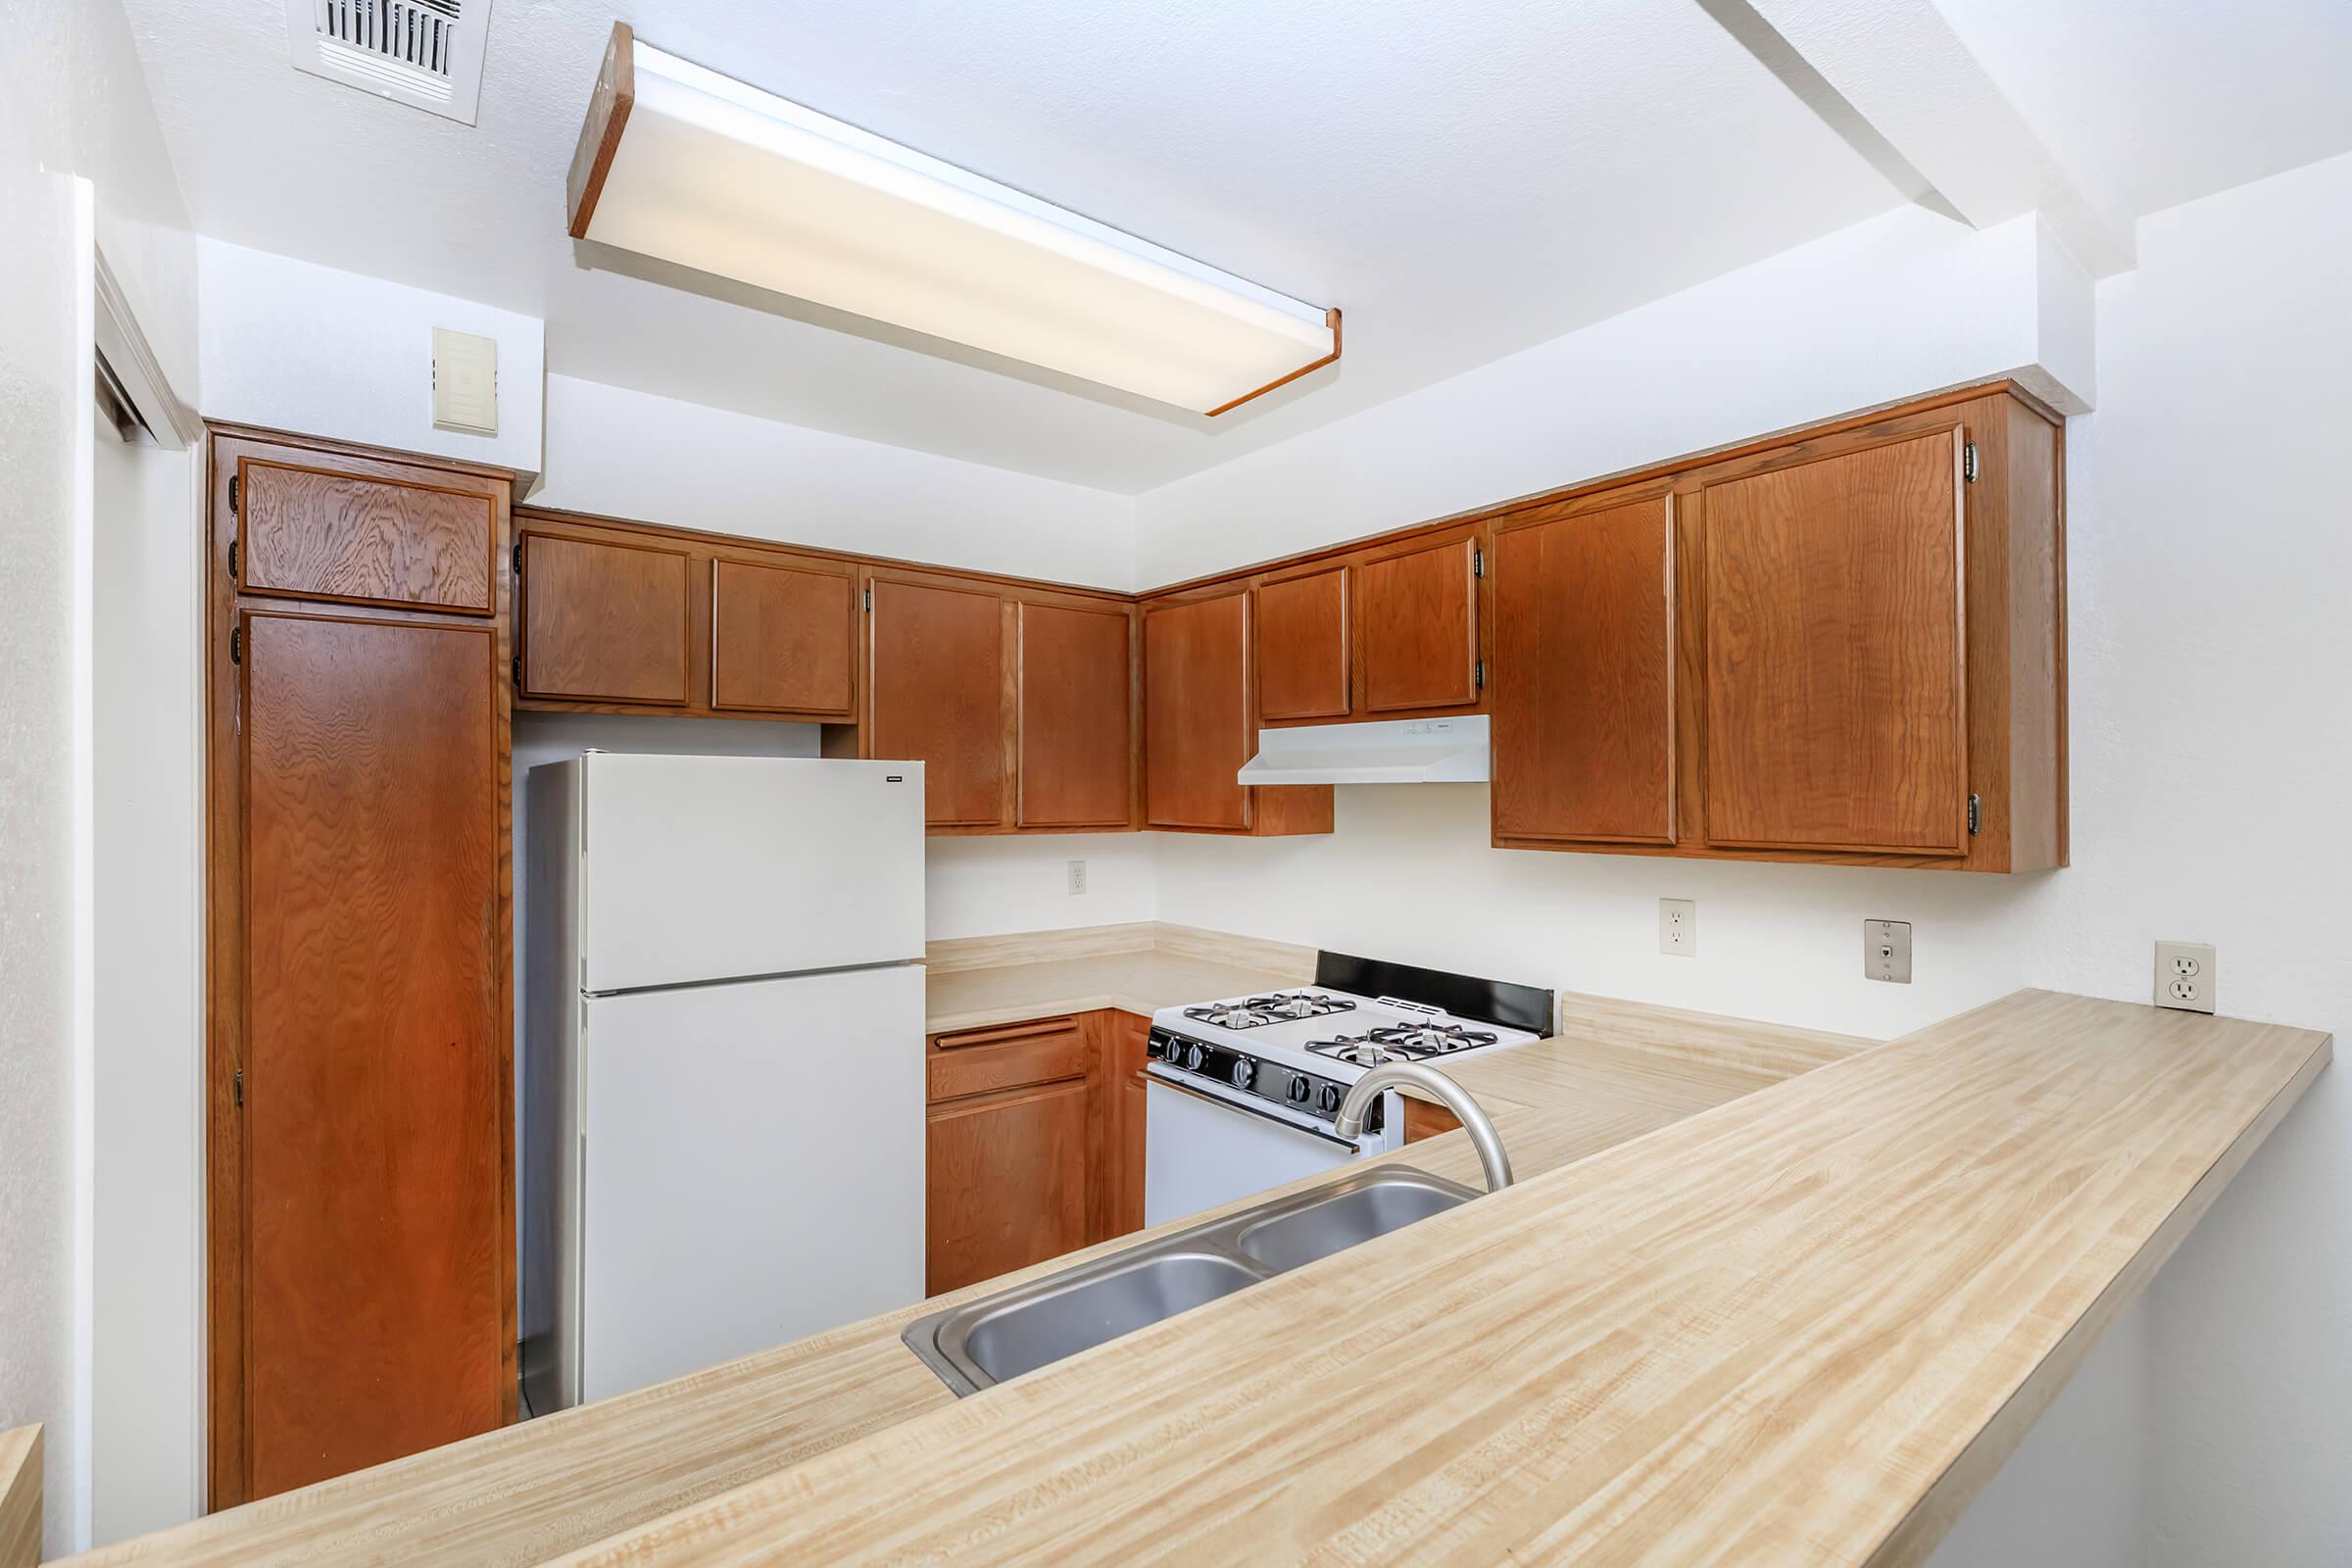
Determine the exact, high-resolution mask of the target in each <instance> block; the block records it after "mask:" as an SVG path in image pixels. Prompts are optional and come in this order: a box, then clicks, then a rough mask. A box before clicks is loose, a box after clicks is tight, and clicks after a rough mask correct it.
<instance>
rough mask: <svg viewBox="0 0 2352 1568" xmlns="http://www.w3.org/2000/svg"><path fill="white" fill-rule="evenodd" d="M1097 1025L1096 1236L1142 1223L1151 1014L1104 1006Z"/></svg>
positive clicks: (1121, 1232) (1121, 1231) (1128, 1229)
mask: <svg viewBox="0 0 2352 1568" xmlns="http://www.w3.org/2000/svg"><path fill="white" fill-rule="evenodd" d="M1092 1017H1093V1018H1094V1020H1095V1022H1096V1026H1097V1028H1098V1029H1099V1031H1100V1041H1101V1044H1100V1047H1099V1050H1100V1052H1101V1060H1102V1074H1103V1155H1102V1173H1103V1176H1102V1185H1103V1221H1102V1227H1101V1231H1100V1238H1099V1239H1102V1240H1107V1239H1109V1238H1110V1237H1113V1236H1125V1235H1127V1234H1128V1233H1129V1232H1131V1231H1140V1230H1142V1229H1143V1228H1144V1148H1145V1143H1144V1140H1145V1129H1146V1124H1147V1121H1148V1119H1149V1117H1150V1114H1151V1112H1150V1107H1149V1103H1150V1100H1151V1091H1150V1090H1148V1089H1147V1088H1145V1087H1144V1063H1145V1062H1146V1061H1147V1060H1148V1059H1150V1058H1149V1057H1148V1056H1147V1055H1146V1054H1145V1045H1146V1043H1147V1042H1148V1041H1149V1040H1150V1039H1151V1036H1152V1020H1151V1019H1150V1018H1147V1017H1145V1016H1144V1015H1143V1014H1142V1013H1136V1012H1120V1011H1116V1010H1114V1009H1106V1010H1104V1011H1102V1012H1098V1013H1094V1014H1092Z"/></svg>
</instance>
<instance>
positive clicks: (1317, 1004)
mask: <svg viewBox="0 0 2352 1568" xmlns="http://www.w3.org/2000/svg"><path fill="white" fill-rule="evenodd" d="M1354 1005H1355V1004H1354V1003H1352V1002H1350V1001H1348V999H1347V998H1346V997H1327V996H1322V995H1319V994H1317V993H1315V992H1312V991H1281V992H1276V993H1275V994H1274V995H1273V996H1270V997H1250V998H1247V999H1245V1000H1242V1001H1239V1002H1212V1003H1210V1004H1208V1005H1206V1006H1201V1007H1187V1008H1185V1009H1184V1015H1185V1016H1186V1017H1187V1018H1190V1019H1193V1020H1194V1021H1195V1022H1197V1023H1205V1024H1210V1025H1212V1026H1214V1027H1216V1028H1219V1029H1256V1028H1259V1027H1261V1026H1263V1025H1265V1024H1270V1023H1288V1022H1289V1021H1291V1020H1292V1019H1294V1018H1322V1017H1327V1016H1329V1015H1330V1014H1332V1013H1335V1012H1347V1011H1348V1010H1349V1009H1350V1008H1352V1007H1353V1006H1354Z"/></svg>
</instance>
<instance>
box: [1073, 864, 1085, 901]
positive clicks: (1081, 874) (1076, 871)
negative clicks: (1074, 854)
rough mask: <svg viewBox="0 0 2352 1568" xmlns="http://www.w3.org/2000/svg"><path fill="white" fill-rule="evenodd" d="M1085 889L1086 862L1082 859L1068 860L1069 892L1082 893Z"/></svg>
mask: <svg viewBox="0 0 2352 1568" xmlns="http://www.w3.org/2000/svg"><path fill="white" fill-rule="evenodd" d="M1085 891H1086V862H1085V861H1084V860H1072V861H1071V862H1070V892H1071V893H1073V894H1079V893H1084V892H1085Z"/></svg>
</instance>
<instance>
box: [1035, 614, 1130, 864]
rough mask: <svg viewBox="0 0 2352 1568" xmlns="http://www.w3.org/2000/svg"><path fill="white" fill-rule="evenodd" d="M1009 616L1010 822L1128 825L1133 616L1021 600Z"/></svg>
mask: <svg viewBox="0 0 2352 1568" xmlns="http://www.w3.org/2000/svg"><path fill="white" fill-rule="evenodd" d="M1014 613H1015V617H1016V620H1015V629H1016V634H1017V637H1018V650H1017V657H1018V659H1019V662H1020V672H1019V680H1018V682H1017V688H1016V690H1017V696H1016V706H1015V713H1014V721H1015V725H1016V728H1017V730H1018V735H1019V748H1018V758H1017V761H1018V779H1017V788H1018V794H1019V797H1020V800H1019V807H1018V809H1017V811H1016V813H1015V821H1016V823H1017V824H1018V825H1019V826H1021V827H1025V828H1059V829H1065V830H1066V829H1071V828H1098V829H1100V828H1123V827H1130V826H1133V825H1134V821H1135V720H1134V681H1135V613H1134V612H1133V611H1131V610H1129V609H1127V608H1126V607H1125V606H1123V605H1079V604H1048V603H1041V602H1037V601H1034V600H1027V599H1024V600H1022V601H1020V602H1019V603H1018V604H1017V605H1016V606H1015V608H1014Z"/></svg>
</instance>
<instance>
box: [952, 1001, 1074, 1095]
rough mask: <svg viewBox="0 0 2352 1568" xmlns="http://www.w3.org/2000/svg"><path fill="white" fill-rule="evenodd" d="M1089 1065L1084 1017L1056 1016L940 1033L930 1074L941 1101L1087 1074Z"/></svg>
mask: <svg viewBox="0 0 2352 1568" xmlns="http://www.w3.org/2000/svg"><path fill="white" fill-rule="evenodd" d="M1086 1068H1087V1060H1086V1034H1085V1031H1084V1030H1083V1029H1081V1028H1080V1027H1079V1023H1078V1020H1077V1019H1076V1018H1050V1019H1045V1020H1042V1021H1025V1022H1022V1023H1017V1024H1002V1025H997V1026H994V1027H991V1028H987V1029H965V1030H959V1031H957V1032H956V1033H955V1034H947V1035H934V1036H932V1038H931V1057H930V1062H929V1064H928V1071H927V1079H928V1085H929V1090H930V1098H931V1099H932V1100H933V1101H934V1102H937V1101H942V1100H956V1099H958V1098H960V1097H962V1096H964V1095H984V1094H990V1093H993V1092H995V1091H997V1090H1000V1089H1017V1088H1020V1087H1021V1086H1023V1085H1025V1084H1044V1083H1053V1082H1054V1081H1055V1080H1057V1079H1062V1078H1082V1077H1084V1076H1085V1075H1086Z"/></svg>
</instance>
